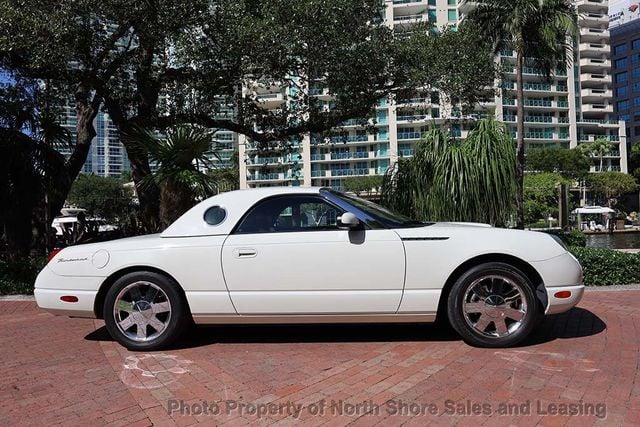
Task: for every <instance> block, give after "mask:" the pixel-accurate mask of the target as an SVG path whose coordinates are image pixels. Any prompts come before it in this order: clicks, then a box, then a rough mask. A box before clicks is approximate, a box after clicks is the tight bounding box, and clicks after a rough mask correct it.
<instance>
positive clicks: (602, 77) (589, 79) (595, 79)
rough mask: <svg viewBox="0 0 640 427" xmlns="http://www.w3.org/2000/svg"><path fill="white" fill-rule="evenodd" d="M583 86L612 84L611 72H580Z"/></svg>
mask: <svg viewBox="0 0 640 427" xmlns="http://www.w3.org/2000/svg"><path fill="white" fill-rule="evenodd" d="M580 83H581V84H582V86H585V85H587V86H589V85H607V84H609V85H610V84H611V74H606V73H582V74H580Z"/></svg>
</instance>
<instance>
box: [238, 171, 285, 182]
mask: <svg viewBox="0 0 640 427" xmlns="http://www.w3.org/2000/svg"><path fill="white" fill-rule="evenodd" d="M247 181H251V182H254V181H284V173H282V172H280V173H276V172H274V173H257V174H253V175H247Z"/></svg>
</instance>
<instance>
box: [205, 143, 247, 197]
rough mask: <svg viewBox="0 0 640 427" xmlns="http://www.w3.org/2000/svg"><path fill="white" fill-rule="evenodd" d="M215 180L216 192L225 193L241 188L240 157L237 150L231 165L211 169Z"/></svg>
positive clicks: (211, 174) (210, 173) (210, 172)
mask: <svg viewBox="0 0 640 427" xmlns="http://www.w3.org/2000/svg"><path fill="white" fill-rule="evenodd" d="M209 175H210V176H211V178H212V179H213V181H214V186H215V192H216V193H224V192H226V191H233V190H237V189H239V188H240V157H239V154H238V152H237V151H234V153H233V155H232V156H231V165H230V166H228V167H221V168H217V169H214V170H212V171H209Z"/></svg>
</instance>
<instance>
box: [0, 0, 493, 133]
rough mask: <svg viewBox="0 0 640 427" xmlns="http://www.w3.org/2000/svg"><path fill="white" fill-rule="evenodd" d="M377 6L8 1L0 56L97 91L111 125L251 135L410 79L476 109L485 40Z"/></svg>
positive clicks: (345, 112) (326, 118) (72, 87)
mask: <svg viewBox="0 0 640 427" xmlns="http://www.w3.org/2000/svg"><path fill="white" fill-rule="evenodd" d="M383 7H384V5H383V4H382V3H381V2H379V1H377V0H366V1H358V2H353V1H348V0H322V1H320V0H306V1H300V0H262V1H233V2H229V1H209V0H207V1H204V0H195V1H190V2H187V3H185V2H178V1H175V0H156V1H151V2H133V3H132V2H124V1H120V0H108V1H104V2H95V1H88V0H75V1H69V2H64V3H55V2H54V3H51V2H47V1H44V0H25V1H22V2H20V3H15V2H3V3H2V4H1V5H0V22H1V23H2V25H0V64H1V65H2V66H3V67H4V68H6V69H8V70H10V71H12V72H14V74H15V76H16V77H18V78H39V79H43V80H44V81H46V82H47V83H48V84H50V85H55V86H56V87H59V88H61V89H62V93H63V94H65V95H66V96H68V97H71V96H74V95H77V94H78V92H79V90H80V91H85V93H86V90H90V91H95V92H91V93H95V95H96V97H97V99H98V100H99V101H102V103H103V105H104V106H105V107H106V109H107V111H109V113H110V115H111V118H112V119H113V120H114V121H116V123H117V124H123V123H124V122H127V121H134V122H136V123H137V124H141V125H149V124H151V125H157V126H160V127H164V126H169V125H173V124H176V123H185V122H189V123H197V124H201V125H205V126H207V127H211V128H226V129H230V130H234V131H238V132H240V133H243V134H246V135H248V136H250V137H251V138H253V139H254V140H256V141H260V142H268V141H275V140H280V139H283V138H287V137H288V136H290V135H296V134H299V133H301V132H307V131H311V132H320V131H324V130H326V129H328V128H331V127H334V126H336V125H339V124H340V123H342V122H343V121H344V120H346V119H350V118H358V117H366V116H367V115H368V114H369V113H370V112H371V109H372V107H373V105H374V104H375V102H376V101H377V100H378V99H379V98H381V97H383V96H387V95H389V94H393V93H396V92H397V91H400V90H403V89H407V88H409V89H411V88H415V87H418V86H425V85H428V86H435V87H438V88H442V89H444V90H445V91H447V92H449V95H450V97H451V98H452V99H454V100H456V101H460V102H462V103H463V104H467V105H473V103H475V101H477V97H478V96H480V94H481V93H482V90H483V88H484V87H485V86H487V85H488V84H490V83H492V81H493V78H494V77H495V74H494V65H493V63H492V62H491V56H490V53H491V50H490V46H489V45H488V44H486V43H482V41H481V40H478V38H477V37H476V33H475V32H474V30H472V29H468V30H467V29H465V28H461V31H460V32H459V34H456V33H455V32H451V31H445V32H443V33H442V34H441V35H439V36H434V35H429V34H430V30H431V28H429V27H428V26H423V27H418V28H417V29H416V30H414V31H412V32H411V33H410V34H409V35H406V36H403V37H399V36H398V35H396V34H394V33H393V31H392V30H391V29H390V28H389V27H387V26H386V25H384V23H383V20H382V13H383ZM463 27H464V26H463ZM452 48H453V49H455V50H456V55H451V53H450V52H451V49H452ZM463 57H464V59H463ZM470 61H471V62H470ZM281 86H287V87H288V88H289V89H288V96H289V97H290V100H291V101H292V102H288V103H282V104H281V105H280V106H279V108H277V109H271V110H267V109H265V108H264V106H265V104H264V103H263V102H262V101H263V100H264V97H263V95H265V93H266V92H268V91H269V90H271V89H274V88H278V87H281ZM319 88H321V89H325V88H326V89H327V90H328V91H329V92H331V93H332V94H333V95H334V100H333V103H332V108H331V109H328V108H326V103H324V102H322V101H319V100H318V99H317V98H316V97H314V96H310V95H311V94H312V93H314V92H313V91H314V90H318V89H319ZM160 95H166V97H164V96H160ZM256 125H257V126H256Z"/></svg>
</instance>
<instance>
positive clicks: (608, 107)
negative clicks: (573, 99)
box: [581, 103, 613, 113]
mask: <svg viewBox="0 0 640 427" xmlns="http://www.w3.org/2000/svg"><path fill="white" fill-rule="evenodd" d="M581 110H582V112H583V113H613V105H612V104H586V103H583V104H582V108H581Z"/></svg>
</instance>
